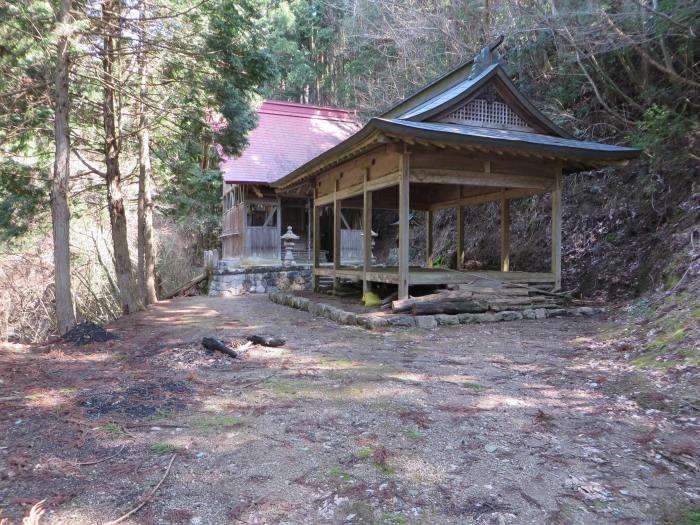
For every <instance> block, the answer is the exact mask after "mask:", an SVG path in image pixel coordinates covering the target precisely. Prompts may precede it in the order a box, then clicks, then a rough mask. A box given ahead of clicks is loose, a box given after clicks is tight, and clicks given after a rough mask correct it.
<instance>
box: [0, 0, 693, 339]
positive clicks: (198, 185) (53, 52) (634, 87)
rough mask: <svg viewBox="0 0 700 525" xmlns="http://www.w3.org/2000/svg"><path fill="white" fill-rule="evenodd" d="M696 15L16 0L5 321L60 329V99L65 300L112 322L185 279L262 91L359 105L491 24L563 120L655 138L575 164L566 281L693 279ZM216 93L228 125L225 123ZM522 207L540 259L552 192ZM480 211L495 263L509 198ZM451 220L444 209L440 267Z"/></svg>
mask: <svg viewBox="0 0 700 525" xmlns="http://www.w3.org/2000/svg"><path fill="white" fill-rule="evenodd" d="M699 21H700V6H698V5H697V3H696V2H693V1H690V0H687V1H669V0H666V1H657V0H651V1H646V0H627V1H622V2H614V3H606V2H596V1H585V2H584V1H580V2H577V1H564V2H550V1H544V0H532V1H527V2H521V1H511V2H507V1H497V0H479V1H467V0H465V1H458V2H446V1H442V2H430V1H422V2H418V1H408V2H405V1H399V0H393V1H392V0H377V1H371V2H370V1H361V0H356V1H351V0H348V1H337V2H323V1H321V2H317V1H308V0H297V1H280V2H271V1H262V0H259V1H251V2H244V3H241V2H232V1H227V0H213V1H204V2H202V1H199V2H187V1H182V0H168V1H158V2H152V1H150V0H146V1H139V0H103V1H102V2H97V3H82V2H77V1H70V0H62V1H61V2H50V1H39V2H37V1H30V2H25V3H20V2H17V1H15V0H12V1H7V0H2V1H0V42H2V44H0V240H1V242H2V245H1V246H0V279H1V280H2V283H1V284H0V292H1V293H2V295H1V297H0V338H2V337H12V338H15V339H20V340H43V339H45V338H46V337H47V335H49V334H51V333H54V332H55V331H56V330H57V322H56V317H55V315H54V313H53V309H54V304H55V302H56V300H55V297H56V291H57V288H56V285H55V278H54V276H55V275H57V273H56V272H54V253H53V252H54V250H53V246H54V245H53V242H52V215H51V206H50V204H51V202H54V203H56V202H59V201H60V191H59V193H58V194H57V193H55V192H56V191H57V189H58V190H60V187H59V188H57V184H56V181H57V178H56V174H57V168H56V166H55V159H56V158H57V156H56V152H57V151H58V149H57V141H56V139H55V137H56V129H55V119H54V115H55V113H56V108H60V107H66V108H69V109H70V112H69V114H68V116H67V120H66V124H67V126H68V128H69V133H67V134H64V136H66V137H68V139H69V148H70V149H69V151H70V152H71V153H70V156H69V158H68V161H69V162H70V169H69V170H68V171H67V172H65V174H66V177H65V182H66V183H67V186H64V190H65V192H66V197H67V199H66V200H67V203H68V204H69V205H70V206H69V209H70V251H69V253H68V256H69V259H68V260H69V262H70V271H69V275H70V276H71V280H70V289H71V292H72V293H71V295H72V298H73V306H72V308H73V310H74V311H75V312H76V316H77V319H79V320H82V319H90V320H94V321H97V322H101V323H102V322H107V321H109V320H111V319H114V318H116V317H118V316H119V315H121V314H122V312H124V311H133V310H134V309H138V308H141V307H143V305H145V304H147V303H148V302H149V301H152V299H153V294H154V293H156V292H158V291H160V292H163V291H168V290H172V289H174V288H176V287H177V285H178V284H180V283H182V282H184V281H186V280H187V279H188V278H189V277H191V275H192V273H193V272H194V271H195V269H194V268H195V267H196V265H197V263H198V259H199V258H200V257H201V251H202V250H203V249H209V248H212V247H216V246H217V244H218V243H217V235H218V228H219V220H220V211H221V210H220V196H221V178H220V174H219V173H218V171H217V170H216V158H217V149H216V148H214V147H213V144H214V143H218V144H221V145H222V147H223V148H224V149H225V151H227V152H229V153H235V152H237V151H240V150H241V148H242V147H243V145H244V144H245V137H246V133H247V131H248V130H249V129H250V128H251V127H252V126H253V125H254V118H253V114H254V113H253V112H254V108H255V106H256V104H258V103H259V102H260V100H261V99H262V98H274V99H281V100H291V101H297V102H304V103H309V104H320V105H330V106H340V107H346V108H349V109H353V110H355V111H356V112H357V114H358V117H359V118H360V119H362V120H365V119H367V118H369V117H370V116H372V115H375V114H377V113H379V112H381V111H382V110H384V109H387V108H388V107H390V106H391V105H392V104H393V103H395V102H397V101H398V100H401V99H402V98H403V97H405V96H406V95H407V94H410V93H411V92H413V91H415V90H417V89H418V88H420V87H421V86H422V85H424V84H425V83H426V82H428V81H430V80H432V79H434V78H436V77H438V76H440V75H441V74H443V73H445V72H446V71H447V70H449V69H450V68H451V67H453V66H455V65H457V64H459V63H461V62H463V61H464V60H467V59H469V58H471V57H473V56H474V55H475V54H476V53H477V52H478V51H479V49H481V48H482V47H484V46H485V45H487V43H489V42H491V41H493V40H495V39H496V38H497V37H498V36H499V35H504V36H505V41H504V43H503V44H502V45H501V46H500V48H499V53H500V56H501V60H502V62H503V64H504V66H505V67H506V70H507V71H508V73H509V74H510V75H511V76H512V78H513V79H514V81H515V82H516V85H517V86H518V87H519V88H520V89H521V90H522V91H523V92H524V93H525V94H526V95H527V96H528V97H530V98H531V100H532V101H533V102H534V103H535V105H536V106H538V107H539V108H540V109H542V110H543V111H544V112H545V113H546V114H547V115H548V116H550V117H551V118H552V119H553V120H554V121H555V122H556V123H557V124H559V125H561V126H562V127H564V128H566V129H567V130H568V131H570V132H571V133H573V134H574V135H575V136H576V137H577V138H584V139H591V140H598V141H604V142H609V143H620V144H622V143H624V144H632V145H636V146H639V147H642V148H644V150H645V154H644V157H643V158H642V159H641V160H640V161H638V162H635V163H634V164H633V165H630V166H629V167H627V168H624V169H615V170H604V171H601V172H598V173H591V174H580V175H575V176H572V177H569V178H568V179H567V183H566V188H565V203H566V205H565V210H564V218H565V222H564V239H565V244H564V264H563V266H564V270H565V275H564V277H565V283H566V285H567V286H569V287H570V289H574V291H575V292H576V293H578V294H583V295H585V296H594V295H597V296H600V297H603V298H606V299H616V298H624V297H634V296H638V295H639V294H641V293H644V292H650V291H659V290H662V291H663V290H665V291H666V292H668V291H672V292H674V293H676V292H677V293H678V294H682V293H687V287H688V286H691V289H693V288H692V283H693V282H694V281H693V279H694V278H695V276H696V275H697V260H698V259H697V258H698V250H699V247H700V232H698V231H697V227H698V208H699V206H700V204H699V202H698V199H699V195H698V193H699V192H700V189H699V188H698V157H697V151H698V147H697V141H698V129H699V127H698V110H699V107H700V95H699V93H700V90H699V89H698V87H700V70H699V69H698V67H697V63H698V60H699V59H700V48H699V47H698V31H699V30H700V24H699V23H698V22H699ZM62 52H63V54H62ZM62 64H63V65H64V66H65V67H64V68H63V69H64V71H65V73H66V75H65V79H63V80H61V78H60V73H61V65H62ZM64 85H65V87H66V89H65V92H64V93H63V99H64V102H65V103H66V105H64V106H61V105H60V104H58V105H57V101H59V102H60V100H61V92H62V90H61V86H64ZM209 110H212V111H215V112H216V113H218V114H220V115H222V116H223V117H224V119H225V122H226V123H227V124H228V125H227V126H226V127H225V128H223V129H222V130H221V133H219V134H218V135H217V136H213V134H212V133H211V131H210V127H209V122H208V119H209V117H210V113H209V112H208V111H209ZM64 151H66V150H65V149H64ZM64 167H65V165H64ZM59 171H60V170H59ZM59 186H60V185H59ZM52 191H54V194H53V195H54V198H53V201H52V199H51V197H52ZM57 197H58V198H57ZM515 206H516V209H515V211H516V213H515V214H514V219H513V220H514V223H513V233H512V235H511V236H512V239H513V242H514V246H513V254H512V257H513V264H514V267H515V268H517V266H518V265H519V264H522V265H523V266H525V265H530V267H532V263H533V262H534V261H536V260H537V257H538V253H537V252H538V250H539V251H540V252H541V251H542V250H543V249H544V250H545V252H546V248H543V243H546V242H547V241H546V237H547V235H546V227H547V224H548V220H549V217H548V212H547V209H548V201H547V197H538V198H533V199H530V200H527V201H522V202H518V203H516V204H515ZM150 210H152V211H153V213H152V215H150V213H149V211H150ZM484 213H486V214H487V217H489V216H490V217H492V218H493V220H491V221H484V223H485V224H487V225H488V224H492V225H493V229H491V228H489V227H488V226H487V227H485V228H480V229H479V231H478V232H476V231H473V229H470V228H469V227H467V229H466V231H467V232H469V234H468V236H467V250H468V252H469V254H470V255H469V257H470V258H474V259H477V260H480V261H482V262H483V263H485V264H488V263H489V261H490V258H494V257H497V254H496V253H495V249H496V248H497V244H496V243H494V242H493V239H495V238H496V233H495V231H496V228H497V227H498V221H497V212H496V210H495V209H490V208H489V206H484V207H479V208H476V207H474V208H467V220H468V221H469V219H470V218H472V219H474V218H475V217H476V216H477V214H481V217H483V214H484ZM482 220H483V219H482ZM450 224H453V222H452V221H451V220H450V216H449V214H445V215H443V216H442V217H440V218H438V226H439V227H440V229H441V231H442V236H441V238H440V239H438V244H437V249H438V250H439V253H438V254H436V255H438V256H439V257H441V258H442V259H443V260H444V261H445V263H446V264H449V261H450V259H451V257H453V254H454V252H455V247H454V244H453V242H454V241H453V239H454V235H452V234H451V232H450V229H449V227H448V226H449V225H450ZM414 229H415V230H416V234H417V235H419V234H420V231H421V225H420V224H418V225H417V226H416V228H414ZM149 232H150V233H149ZM64 260H65V258H64ZM149 268H150V270H149ZM149 282H150V283H151V284H150V285H149ZM149 287H150V288H151V291H150V292H149ZM149 294H150V299H149ZM681 300H683V299H682V297H681V298H680V299H679V301H681ZM686 302H687V301H686Z"/></svg>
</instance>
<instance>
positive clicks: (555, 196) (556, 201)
mask: <svg viewBox="0 0 700 525" xmlns="http://www.w3.org/2000/svg"><path fill="white" fill-rule="evenodd" d="M552 273H553V274H554V289H555V290H560V289H561V167H560V168H559V174H557V177H556V184H555V186H554V190H553V191H552Z"/></svg>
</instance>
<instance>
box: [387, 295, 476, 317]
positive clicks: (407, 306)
mask: <svg viewBox="0 0 700 525" xmlns="http://www.w3.org/2000/svg"><path fill="white" fill-rule="evenodd" d="M471 297H472V293H471V292H462V291H458V290H455V291H450V292H448V291H442V292H438V293H431V294H428V295H421V296H419V297H410V298H408V299H398V300H396V301H391V313H394V314H398V313H402V312H410V311H411V308H412V307H413V305H414V304H417V303H425V302H434V301H444V300H452V299H455V300H465V299H469V298H471Z"/></svg>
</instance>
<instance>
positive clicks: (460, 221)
mask: <svg viewBox="0 0 700 525" xmlns="http://www.w3.org/2000/svg"><path fill="white" fill-rule="evenodd" d="M463 267H464V206H462V205H459V206H457V269H458V270H461V269H462V268H463Z"/></svg>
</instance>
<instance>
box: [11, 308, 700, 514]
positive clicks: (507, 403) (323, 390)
mask: <svg viewBox="0 0 700 525" xmlns="http://www.w3.org/2000/svg"><path fill="white" fill-rule="evenodd" d="M601 324H602V320H600V319H583V318H575V319H549V320H546V321H517V322H509V323H499V324H487V325H458V326H449V327H448V326H444V327H440V328H439V329H438V330H435V331H426V330H419V329H412V330H401V331H392V330H387V331H384V332H368V331H366V330H364V329H361V328H357V327H344V326H339V325H337V324H335V323H333V322H331V321H327V320H325V319H314V318H312V317H311V316H310V315H309V314H308V313H305V312H301V311H298V310H294V309H291V308H286V307H284V306H279V305H275V304H272V303H271V302H269V301H268V300H267V298H265V297H260V296H258V297H254V296H247V297H240V298H236V299H218V298H209V297H194V298H183V299H177V300H172V301H168V302H163V303H160V304H158V305H157V306H154V307H152V308H150V309H149V310H148V311H147V312H142V313H139V314H136V315H132V316H129V317H126V318H123V319H121V320H120V321H119V322H117V323H115V324H114V325H113V326H111V327H110V329H111V331H112V332H113V333H115V334H117V335H118V337H119V339H118V340H115V341H109V342H106V343H94V344H91V345H86V346H83V347H74V346H72V345H63V344H61V345H53V346H50V347H27V346H21V345H6V346H5V347H2V351H1V352H0V367H1V372H0V374H1V375H0V377H1V378H2V383H1V384H0V407H1V409H2V411H1V413H0V414H1V417H0V428H2V432H1V433H0V501H1V502H2V503H1V504H2V514H0V516H3V517H7V518H10V519H11V521H13V522H15V521H18V520H19V518H20V517H21V516H22V514H23V513H24V512H26V510H27V509H28V507H29V506H31V504H33V503H35V502H36V501H38V500H40V499H46V500H47V502H46V505H47V508H48V511H47V514H46V515H45V517H44V519H43V520H42V523H52V524H53V523H56V524H94V523H104V522H106V521H109V520H112V519H115V518H117V517H119V516H120V515H122V514H124V513H125V512H127V511H129V510H130V509H132V508H133V507H134V506H135V505H136V504H138V503H139V502H140V501H141V498H142V497H143V496H145V495H146V494H148V493H149V492H150V490H151V489H152V488H153V487H154V486H155V485H156V484H157V483H158V481H159V480H160V479H161V478H162V477H163V475H164V473H165V471H166V468H167V466H168V463H169V462H170V459H171V457H172V455H173V453H176V457H175V459H174V462H173V464H172V469H171V471H170V473H169V475H168V477H167V478H166V479H165V481H164V482H163V484H162V485H161V486H160V488H159V490H158V491H157V492H156V494H155V495H154V497H153V499H152V501H151V502H150V503H148V504H147V505H146V506H145V507H143V508H142V509H141V510H140V511H139V512H138V513H136V514H134V515H132V516H131V517H130V518H129V519H127V520H125V521H124V522H123V523H131V524H136V523H139V524H150V523H163V524H166V523H167V524H171V523H172V524H178V523H183V524H187V523H192V524H201V525H205V524H223V523H290V524H291V523H294V524H302V523H304V524H306V523H385V524H392V523H425V524H443V523H444V524H449V523H499V524H500V523H506V524H507V523H518V524H519V523H537V524H540V523H564V524H566V523H575V524H594V523H666V522H668V523H674V522H676V520H677V519H678V518H677V516H678V514H674V513H677V512H679V511H680V509H683V508H688V507H689V506H692V505H697V502H698V499H697V498H698V496H699V495H698V490H699V487H700V484H699V483H698V481H699V479H698V472H697V464H698V460H697V449H696V444H695V441H696V438H697V430H698V419H697V418H696V417H695V416H697V411H695V410H696V409H695V408H693V407H689V408H687V409H684V408H683V407H676V406H671V405H669V403H668V402H667V400H666V398H665V394H662V393H659V392H658V391H657V390H655V387H654V385H653V384H652V383H651V382H649V381H648V380H647V379H646V378H645V377H644V375H642V374H639V373H636V374H635V373H634V372H632V371H630V370H628V369H627V368H625V366H623V364H621V363H620V357H619V353H615V352H614V351H612V350H605V349H603V348H602V347H601V345H599V344H598V343H597V342H596V339H595V337H596V331H597V330H598V327H599V326H600V325H601ZM253 333H263V334H265V333H268V334H275V335H280V336H283V337H285V338H286V339H287V345H286V346H285V347H283V348H278V349H272V348H265V347H261V346H254V347H252V348H250V349H249V350H248V351H246V352H245V353H244V355H243V357H242V359H238V360H234V359H231V358H229V357H227V356H224V355H214V354H210V353H207V352H206V351H205V350H203V349H202V347H201V346H200V345H199V342H200V340H201V337H202V336H204V335H213V336H218V337H221V338H222V339H224V340H227V341H234V340H242V339H243V338H244V336H246V335H249V334H253ZM672 408H673V409H672ZM100 460H103V461H100ZM674 516H676V517H675V518H674Z"/></svg>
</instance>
